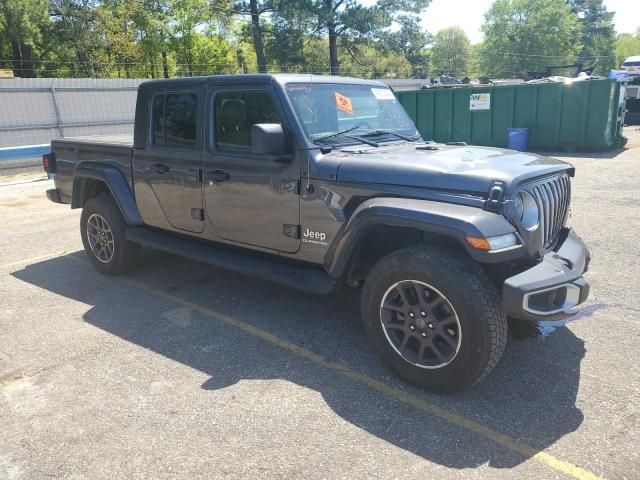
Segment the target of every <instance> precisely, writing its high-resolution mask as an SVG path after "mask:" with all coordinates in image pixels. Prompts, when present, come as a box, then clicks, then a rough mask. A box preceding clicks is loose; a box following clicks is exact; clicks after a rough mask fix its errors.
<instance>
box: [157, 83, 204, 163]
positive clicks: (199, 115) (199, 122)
mask: <svg viewBox="0 0 640 480" xmlns="http://www.w3.org/2000/svg"><path fill="white" fill-rule="evenodd" d="M185 94H186V95H194V96H195V97H196V106H197V110H196V142H195V143H194V144H193V145H182V146H180V145H158V144H156V143H155V141H154V137H155V135H154V129H153V120H154V115H153V106H154V104H155V102H156V98H157V97H159V96H163V97H166V96H167V95H185ZM201 105H202V91H201V90H200V89H194V88H186V89H180V90H157V91H155V92H153V94H152V95H151V100H150V101H149V112H148V118H149V122H148V128H147V133H148V135H147V147H149V148H151V149H153V150H161V151H179V152H184V151H188V152H192V151H201V150H202V131H203V128H202V126H203V121H204V118H206V117H204V110H206V109H205V108H202V107H201ZM166 106H167V101H166V98H165V101H164V108H163V114H164V115H165V116H166V113H167V112H166ZM165 131H166V125H165Z"/></svg>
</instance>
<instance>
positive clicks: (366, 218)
mask: <svg viewBox="0 0 640 480" xmlns="http://www.w3.org/2000/svg"><path fill="white" fill-rule="evenodd" d="M375 225H388V226H397V227H409V228H415V229H418V230H422V231H425V232H430V233H436V234H440V235H444V236H447V237H450V238H451V239H452V240H454V241H456V242H457V243H459V244H461V245H463V246H464V248H465V249H466V251H467V253H468V254H469V255H470V256H471V258H473V259H474V260H476V261H478V262H483V263H497V262H503V261H508V260H512V259H514V258H518V257H521V256H523V255H524V254H525V249H524V248H516V249H512V250H507V251H503V252H496V253H489V252H486V251H483V250H478V249H475V248H473V247H471V246H470V245H469V244H468V242H467V241H466V237H467V236H474V237H493V236H498V235H505V234H507V233H515V232H516V229H515V227H514V226H513V225H511V224H510V223H509V222H508V221H507V220H506V219H505V218H504V217H503V216H502V215H500V214H496V213H492V212H488V211H486V210H482V209H480V208H476V207H469V206H466V205H457V204H451V203H443V202H435V201H431V200H417V199H402V198H374V199H371V200H367V201H365V202H363V203H362V204H361V205H360V206H358V208H356V210H355V211H354V212H353V214H352V215H351V217H350V218H349V220H348V221H347V222H346V224H345V225H344V226H343V227H342V228H341V229H340V232H339V233H338V235H337V238H336V240H335V241H334V242H333V244H332V247H331V248H330V249H329V251H328V252H327V256H326V260H325V268H326V269H327V271H328V272H329V273H330V274H331V275H332V276H334V277H339V276H341V275H342V274H343V273H344V271H345V268H346V267H347V265H348V263H349V261H350V259H351V258H352V255H353V254H354V253H355V250H356V247H357V245H358V243H359V241H360V240H361V239H362V238H363V236H364V235H366V234H367V230H369V228H371V227H373V226H375Z"/></svg>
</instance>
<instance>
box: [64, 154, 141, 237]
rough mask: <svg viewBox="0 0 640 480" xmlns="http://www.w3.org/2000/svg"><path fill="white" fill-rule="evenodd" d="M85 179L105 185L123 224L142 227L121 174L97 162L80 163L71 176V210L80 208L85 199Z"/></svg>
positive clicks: (133, 199) (115, 169)
mask: <svg viewBox="0 0 640 480" xmlns="http://www.w3.org/2000/svg"><path fill="white" fill-rule="evenodd" d="M86 179H92V180H100V181H102V182H104V183H105V185H107V187H108V188H109V191H110V192H111V196H112V197H113V199H114V200H115V202H116V204H117V205H118V208H119V209H120V212H121V213H122V216H123V217H124V219H125V222H126V223H127V224H128V225H143V221H142V216H141V215H140V212H139V211H138V207H137V206H136V200H135V197H134V196H133V192H132V191H131V188H129V184H128V183H127V181H126V179H125V178H124V176H123V175H122V173H121V172H120V171H119V170H118V169H117V168H115V167H112V166H110V165H104V164H101V163H97V162H83V163H80V164H79V165H78V166H77V167H76V169H75V172H74V174H73V190H72V193H71V208H81V207H82V206H83V200H84V198H85V192H84V190H85V185H86Z"/></svg>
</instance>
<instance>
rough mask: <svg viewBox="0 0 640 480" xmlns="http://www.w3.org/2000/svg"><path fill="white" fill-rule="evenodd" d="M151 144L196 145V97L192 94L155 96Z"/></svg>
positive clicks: (168, 145) (167, 145)
mask: <svg viewBox="0 0 640 480" xmlns="http://www.w3.org/2000/svg"><path fill="white" fill-rule="evenodd" d="M151 118H152V125H151V131H152V133H153V143H154V145H157V146H163V147H189V146H193V145H195V144H196V132H197V128H198V97H197V96H196V95H195V94H193V93H167V94H163V95H157V96H156V97H155V98H154V100H153V110H152V115H151Z"/></svg>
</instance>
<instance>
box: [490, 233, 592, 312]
mask: <svg viewBox="0 0 640 480" xmlns="http://www.w3.org/2000/svg"><path fill="white" fill-rule="evenodd" d="M590 260H591V255H590V253H589V249H588V248H587V247H586V246H585V244H584V242H583V241H582V239H581V238H580V237H578V235H576V233H575V232H574V231H573V230H568V231H567V233H566V236H565V239H564V242H562V244H561V245H560V247H559V248H557V251H552V252H549V253H547V254H546V255H545V256H544V257H543V259H542V262H540V263H539V264H538V265H536V266H535V267H532V268H530V269H528V270H525V271H524V272H521V273H519V274H517V275H514V276H513V277H509V278H507V279H506V280H505V282H504V284H503V286H502V306H503V308H504V312H505V314H506V315H507V316H509V317H513V318H520V319H525V320H545V319H546V320H550V319H558V318H562V317H565V316H566V315H567V311H568V310H569V309H571V308H572V307H575V306H576V305H579V304H580V303H582V302H584V301H585V300H586V299H587V297H588V296H589V284H588V283H587V282H586V280H585V279H584V278H583V277H582V275H583V274H584V272H586V271H587V268H588V267H589V261H590Z"/></svg>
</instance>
